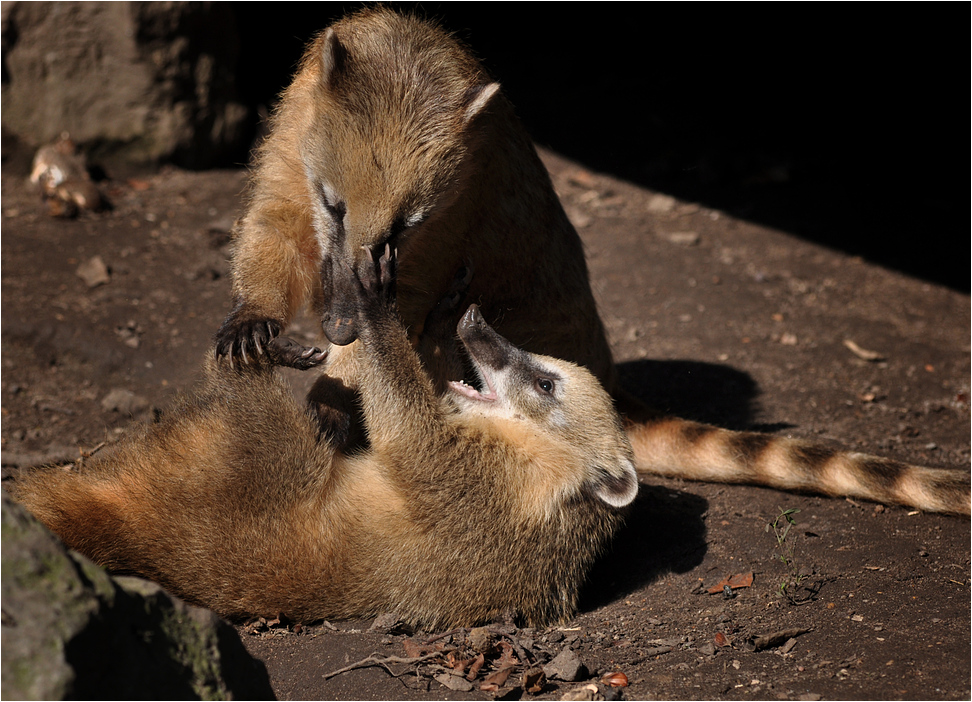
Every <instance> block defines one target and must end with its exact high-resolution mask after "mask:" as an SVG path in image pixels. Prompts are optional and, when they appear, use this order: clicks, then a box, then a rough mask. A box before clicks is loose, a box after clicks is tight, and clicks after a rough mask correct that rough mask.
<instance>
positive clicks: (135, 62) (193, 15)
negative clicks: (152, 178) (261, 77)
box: [2, 2, 250, 168]
mask: <svg viewBox="0 0 972 702" xmlns="http://www.w3.org/2000/svg"><path fill="white" fill-rule="evenodd" d="M2 12H3V15H2V17H3V72H4V76H3V86H2V97H3V99H2V108H3V126H4V129H6V130H10V131H11V132H13V133H14V134H16V135H17V136H19V137H20V138H21V139H22V140H24V141H25V142H27V143H30V144H35V145H38V144H44V143H48V142H50V141H52V140H53V139H55V138H56V137H58V135H60V134H61V133H62V132H64V131H67V132H69V133H70V135H71V137H72V139H73V140H74V142H75V143H77V145H78V146H79V147H81V149H82V151H87V152H88V155H89V157H92V158H94V159H97V160H99V161H116V162H123V163H156V162H161V161H170V160H171V161H174V162H175V163H177V164H178V165H181V166H185V167H190V168H205V167H209V166H213V165H219V164H222V163H227V162H230V161H231V160H232V159H239V158H241V157H243V156H245V153H246V150H247V148H248V146H249V144H248V135H247V130H248V128H249V121H250V114H249V110H248V109H247V108H246V107H245V106H244V105H243V104H242V103H241V102H240V101H239V99H238V97H237V88H236V76H235V67H236V65H237V60H238V57H239V54H240V47H239V38H238V34H237V32H236V27H235V16H234V14H233V9H232V8H231V7H230V6H229V5H224V4H221V3H193V2H166V3H142V2H117V3H115V2H88V3H80V2H69V3H62V2H37V3H19V2H10V3H3V7H2ZM207 28H208V29H207ZM214 28H218V30H217V31H213V30H214Z"/></svg>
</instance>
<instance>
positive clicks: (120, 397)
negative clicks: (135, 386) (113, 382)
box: [101, 388, 149, 415]
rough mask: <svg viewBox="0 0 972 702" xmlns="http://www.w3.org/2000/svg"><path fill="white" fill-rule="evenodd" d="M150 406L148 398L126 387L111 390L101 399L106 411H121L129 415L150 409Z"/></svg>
mask: <svg viewBox="0 0 972 702" xmlns="http://www.w3.org/2000/svg"><path fill="white" fill-rule="evenodd" d="M148 406H149V403H148V400H146V399H145V398H144V397H142V396H140V395H136V394H135V393H133V392H132V391H131V390H125V389H124V388H113V389H111V390H109V391H108V394H107V395H105V397H104V399H103V400H102V401H101V407H102V409H104V410H105V411H106V412H121V413H122V414H129V415H136V414H138V413H139V412H142V411H144V410H146V409H148Z"/></svg>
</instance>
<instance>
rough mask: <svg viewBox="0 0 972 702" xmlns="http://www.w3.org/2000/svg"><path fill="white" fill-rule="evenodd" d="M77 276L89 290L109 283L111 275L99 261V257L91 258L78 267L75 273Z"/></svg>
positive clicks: (100, 260) (102, 262) (106, 267)
mask: <svg viewBox="0 0 972 702" xmlns="http://www.w3.org/2000/svg"><path fill="white" fill-rule="evenodd" d="M75 273H76V274H77V276H78V277H79V278H81V280H83V281H84V284H85V285H87V286H88V287H89V288H96V287H98V286H99V285H104V284H105V283H108V282H110V281H111V274H110V273H109V272H108V266H106V265H105V262H104V261H103V260H102V259H101V256H92V257H91V258H89V259H88V260H87V261H85V262H84V263H82V264H81V265H80V266H78V268H77V270H76V271H75Z"/></svg>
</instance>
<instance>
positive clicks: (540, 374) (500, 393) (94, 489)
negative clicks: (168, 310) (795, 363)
mask: <svg viewBox="0 0 972 702" xmlns="http://www.w3.org/2000/svg"><path fill="white" fill-rule="evenodd" d="M359 271H360V277H361V283H360V284H359V283H358V282H357V281H358V277H357V276H356V275H355V276H353V279H354V281H355V283H356V285H357V288H356V289H355V290H352V291H351V292H350V294H351V295H352V296H353V300H352V301H353V305H352V307H351V309H352V310H353V312H354V315H355V316H354V324H355V328H356V330H357V333H358V336H359V339H360V341H359V343H360V344H361V345H363V346H364V348H365V349H367V353H366V354H363V355H362V361H363V362H364V363H365V364H367V369H366V370H367V372H366V373H364V374H363V376H362V382H361V385H360V390H361V400H362V403H363V413H364V421H365V425H366V429H367V432H368V439H369V443H370V449H369V450H368V451H367V452H364V453H361V454H358V455H343V454H342V453H340V452H338V451H335V450H334V448H333V446H331V445H330V444H329V443H328V441H327V440H326V438H325V439H324V440H320V441H319V440H318V438H317V426H316V421H312V419H311V417H310V415H309V414H308V413H307V412H306V409H305V407H304V406H302V405H301V404H300V403H298V402H297V401H296V400H295V399H294V398H293V396H292V394H291V391H290V389H289V387H288V386H287V385H286V383H284V382H283V381H282V380H281V379H280V378H279V377H278V373H277V372H276V371H275V370H274V369H273V368H272V367H271V366H270V364H268V363H266V362H263V361H257V362H255V363H254V364H252V365H251V366H250V367H249V368H248V369H247V372H245V373H244V372H242V371H241V370H240V369H238V368H231V367H230V366H229V364H226V363H216V362H214V361H212V360H210V361H209V363H208V366H207V373H208V375H207V378H206V381H205V383H204V385H203V386H202V388H201V389H199V390H198V392H196V393H195V394H191V395H189V396H188V397H187V398H186V399H185V400H184V402H183V404H182V406H181V407H179V408H177V409H176V410H174V411H171V412H168V413H166V414H164V415H163V418H162V420H161V422H160V423H158V424H155V425H153V426H151V427H149V428H147V429H145V430H143V431H142V433H141V434H136V435H134V436H129V437H127V438H126V439H125V440H124V441H123V442H122V443H120V444H119V445H116V446H115V447H114V448H112V449H111V451H110V453H108V454H106V455H99V456H98V457H96V458H95V459H94V460H93V461H92V462H91V463H85V464H84V466H83V468H82V469H81V471H80V472H66V471H65V470H63V469H62V468H58V467H50V468H46V469H36V470H33V471H30V472H27V473H25V474H22V475H21V476H20V477H19V478H18V479H17V480H16V481H15V482H14V483H13V485H12V486H11V488H10V490H11V492H12V494H13V496H14V497H15V499H17V500H19V501H21V502H23V503H24V504H25V505H26V506H27V508H28V509H30V511H31V512H33V513H34V514H35V515H36V516H37V517H38V518H39V519H40V520H41V521H42V522H43V523H44V524H46V525H47V526H48V527H49V528H50V529H51V530H53V531H54V532H55V533H57V534H58V535H59V536H60V537H61V538H62V539H63V540H64V541H65V543H67V544H68V545H69V546H70V547H72V548H75V549H77V550H79V551H81V552H82V553H84V554H86V555H87V556H89V557H90V558H92V559H93V560H94V561H95V562H97V563H99V564H101V565H104V566H106V567H108V568H109V569H111V570H113V571H116V572H127V573H135V574H138V575H141V576H144V577H147V578H151V579H152V580H155V581H156V582H158V583H160V584H161V585H162V586H164V587H165V588H166V589H168V590H170V591H172V592H173V593H175V594H177V595H179V596H181V597H183V598H185V599H187V600H189V601H192V602H195V603H198V604H201V605H204V606H207V607H210V608H212V609H214V610H216V611H217V612H218V613H220V614H222V615H224V616H226V617H231V618H242V617H247V616H253V615H272V614H276V613H283V614H285V615H286V616H288V617H289V618H291V619H294V620H297V621H307V620H315V619H321V618H347V617H353V616H364V615H374V614H376V613H380V612H396V613H397V614H398V615H399V616H401V617H402V618H403V619H406V620H410V621H412V622H415V623H420V624H423V625H425V626H428V627H436V626H445V625H457V624H462V625H472V624H474V623H476V622H481V621H484V620H489V619H490V618H491V617H493V616H495V615H497V614H500V613H506V612H513V613H515V614H517V615H519V617H520V618H522V619H523V620H525V621H526V622H529V623H532V624H535V625H539V624H544V623H550V622H556V621H559V620H562V619H564V618H565V617H568V616H569V615H570V614H571V613H572V612H573V610H574V608H575V605H576V602H577V592H578V588H579V587H580V585H581V584H582V582H583V580H584V578H585V575H586V572H587V570H588V567H589V566H590V564H591V562H592V560H593V559H594V557H595V556H596V554H597V553H598V551H599V550H600V549H601V547H602V545H603V544H604V543H605V542H606V541H607V540H608V539H609V538H610V537H611V535H612V534H613V532H614V531H615V529H616V528H617V527H618V526H619V523H620V521H621V508H622V507H624V506H625V505H627V504H628V503H630V502H631V501H632V500H633V499H634V497H635V495H636V493H637V490H638V483H637V478H636V476H635V472H634V468H633V455H632V453H631V447H630V445H629V444H628V441H627V439H626V437H625V435H624V432H623V431H622V429H621V424H620V420H619V418H618V415H617V413H616V412H615V410H614V408H613V406H612V403H611V398H610V397H609V396H608V395H607V393H606V392H604V390H603V389H602V388H601V385H600V383H599V382H598V381H597V379H595V378H594V377H593V376H592V375H591V374H590V373H589V372H588V371H587V370H585V369H583V368H581V367H578V366H576V365H574V364H571V363H568V362H566V361H561V360H557V359H553V358H546V357H542V356H535V355H533V354H529V353H526V352H524V351H521V350H520V349H518V348H516V347H514V346H512V345H511V344H510V343H509V342H508V341H506V340H505V339H503V338H502V337H500V336H499V335H498V334H497V333H496V332H495V331H493V330H492V329H491V328H490V327H489V325H487V324H486V322H485V320H484V319H483V317H482V315H481V313H480V312H479V309H478V308H477V307H476V306H475V305H473V306H470V308H469V309H468V311H466V313H465V314H464V315H463V317H462V320H461V321H460V323H459V325H458V335H459V338H460V339H461V341H462V344H463V345H464V346H465V348H466V350H467V352H468V354H469V359H470V361H471V363H472V365H473V366H474V367H475V368H476V370H477V372H478V374H479V377H480V378H481V389H476V388H474V387H472V386H469V385H464V384H459V383H456V384H454V385H452V386H451V387H450V389H449V390H448V392H447V393H446V394H445V396H442V397H440V396H438V395H437V394H436V393H435V391H434V389H433V387H432V384H431V382H430V380H429V378H428V376H427V375H426V374H425V372H424V371H423V370H422V367H421V365H420V361H419V358H418V356H417V355H416V353H415V352H414V350H413V349H412V348H411V347H410V345H409V342H408V339H407V337H406V334H405V330H404V328H403V327H402V325H401V322H400V321H399V319H398V317H397V314H396V312H395V302H394V292H393V287H394V286H393V279H394V257H393V256H390V255H388V254H387V253H386V255H385V256H383V257H382V258H381V259H380V262H379V264H378V266H377V267H376V265H375V264H373V263H371V261H370V259H368V258H366V259H365V261H364V262H362V264H361V265H360V266H359ZM433 318H435V315H433ZM264 350H265V351H266V352H267V353H266V354H265V356H266V357H269V358H272V359H273V360H275V361H278V362H281V363H284V364H286V365H298V366H299V365H301V364H302V363H304V362H305V361H306V360H307V359H308V355H307V352H305V351H304V350H303V347H299V346H297V345H295V344H292V343H290V342H288V341H287V340H285V339H283V338H278V339H276V340H274V341H273V342H270V344H269V345H268V347H267V348H265V349H264Z"/></svg>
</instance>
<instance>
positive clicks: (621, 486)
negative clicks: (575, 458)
mask: <svg viewBox="0 0 972 702" xmlns="http://www.w3.org/2000/svg"><path fill="white" fill-rule="evenodd" d="M596 470H597V477H596V478H594V479H593V480H592V481H591V488H592V489H593V490H594V494H595V495H597V496H598V497H599V498H600V499H601V501H603V502H605V503H607V504H608V505H610V506H611V507H619V508H620V507H626V506H627V505H629V504H631V502H632V501H633V500H634V498H635V497H637V496H638V474H637V473H636V472H635V469H634V465H633V464H632V463H631V461H630V460H629V459H627V458H623V459H621V460H620V461H619V462H618V464H617V465H616V466H613V467H612V470H606V469H604V468H603V467H600V466H598V467H597V469H596Z"/></svg>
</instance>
